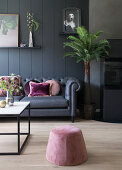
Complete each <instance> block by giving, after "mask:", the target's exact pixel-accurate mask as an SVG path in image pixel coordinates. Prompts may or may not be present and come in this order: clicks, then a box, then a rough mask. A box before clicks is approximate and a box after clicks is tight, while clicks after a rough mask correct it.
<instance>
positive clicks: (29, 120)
mask: <svg viewBox="0 0 122 170" xmlns="http://www.w3.org/2000/svg"><path fill="white" fill-rule="evenodd" d="M28 133H29V135H30V104H29V106H28Z"/></svg>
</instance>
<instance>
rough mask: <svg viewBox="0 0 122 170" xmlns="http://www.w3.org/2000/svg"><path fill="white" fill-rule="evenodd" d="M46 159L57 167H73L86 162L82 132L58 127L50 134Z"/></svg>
mask: <svg viewBox="0 0 122 170" xmlns="http://www.w3.org/2000/svg"><path fill="white" fill-rule="evenodd" d="M46 159H47V160H48V161H49V162H51V163H54V164H56V165H59V166H73V165H79V164H82V163H83V162H85V161H86V160H87V151H86V146H85V142H84V138H83V135H82V132H81V130H80V129H79V128H76V127H74V126H68V125H66V126H59V127H57V128H55V129H52V130H51V132H50V136H49V140H48V145H47V150H46Z"/></svg>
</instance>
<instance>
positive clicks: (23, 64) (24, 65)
mask: <svg viewBox="0 0 122 170" xmlns="http://www.w3.org/2000/svg"><path fill="white" fill-rule="evenodd" d="M20 75H21V76H22V77H23V78H26V77H32V73H31V50H29V49H24V50H23V49H20Z"/></svg>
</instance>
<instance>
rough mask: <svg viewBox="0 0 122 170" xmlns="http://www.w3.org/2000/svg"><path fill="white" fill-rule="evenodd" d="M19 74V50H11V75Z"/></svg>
mask: <svg viewBox="0 0 122 170" xmlns="http://www.w3.org/2000/svg"><path fill="white" fill-rule="evenodd" d="M11 73H14V74H19V49H9V75H10V74H11Z"/></svg>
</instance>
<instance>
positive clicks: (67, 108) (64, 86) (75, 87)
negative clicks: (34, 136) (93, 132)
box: [15, 78, 81, 122]
mask: <svg viewBox="0 0 122 170" xmlns="http://www.w3.org/2000/svg"><path fill="white" fill-rule="evenodd" d="M51 79H53V80H56V81H58V82H59V84H60V87H61V90H60V93H59V94H58V95H57V96H43V97H28V96H23V97H20V96H15V101H20V102H26V101H29V102H30V114H31V117H42V116H43V117H44V116H70V117H71V120H72V122H74V117H75V115H76V109H77V108H76V107H77V92H78V91H79V90H80V87H81V85H80V83H79V81H78V80H77V79H76V78H59V79H54V78H29V79H28V78H27V79H25V80H22V85H23V87H24V85H25V83H26V82H28V81H30V80H37V81H39V82H45V81H46V80H51ZM27 114H28V110H25V111H24V113H23V116H26V115H27Z"/></svg>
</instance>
